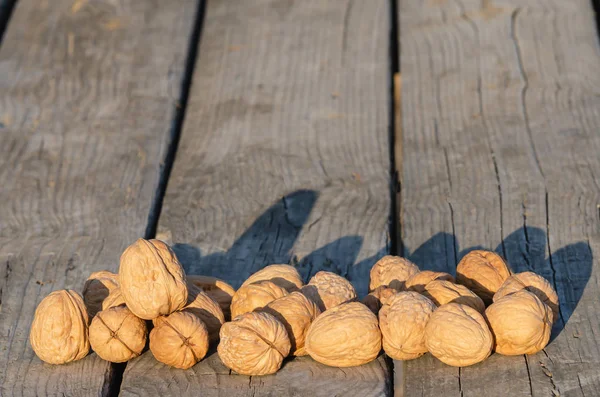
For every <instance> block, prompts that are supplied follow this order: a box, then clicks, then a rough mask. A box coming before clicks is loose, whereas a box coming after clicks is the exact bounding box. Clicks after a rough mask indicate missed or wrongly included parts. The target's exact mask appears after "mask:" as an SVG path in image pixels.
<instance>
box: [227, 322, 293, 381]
mask: <svg viewBox="0 0 600 397" xmlns="http://www.w3.org/2000/svg"><path fill="white" fill-rule="evenodd" d="M220 337H221V341H220V342H219V346H218V347H217V351H218V353H219V358H220V359H221V361H222V362H223V364H225V366H227V367H228V368H230V369H232V370H233V371H235V372H237V373H238V374H241V375H268V374H273V373H275V372H277V370H278V369H279V368H280V367H281V363H282V362H283V359H284V358H285V357H287V355H288V354H289V353H290V349H291V344H290V338H289V337H288V333H287V331H286V330H285V327H284V325H283V324H282V323H281V321H279V320H277V319H276V318H275V317H274V316H273V315H271V314H269V313H265V312H251V313H244V314H242V315H240V316H238V317H236V318H235V319H234V320H233V321H231V322H228V323H225V324H223V326H222V327H221V332H220Z"/></svg>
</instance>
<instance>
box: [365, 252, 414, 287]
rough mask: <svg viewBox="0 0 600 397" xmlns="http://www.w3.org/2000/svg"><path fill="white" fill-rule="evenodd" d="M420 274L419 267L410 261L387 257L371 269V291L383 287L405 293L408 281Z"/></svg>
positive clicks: (397, 257)
mask: <svg viewBox="0 0 600 397" xmlns="http://www.w3.org/2000/svg"><path fill="white" fill-rule="evenodd" d="M418 272H419V268H418V267H417V265H415V264H414V263H412V262H411V261H409V260H408V259H406V258H401V257H399V256H392V255H386V256H384V257H383V258H381V259H380V260H378V261H377V263H375V264H374V265H373V267H372V268H371V273H370V280H371V281H370V283H369V291H373V290H374V289H375V288H377V287H379V286H381V285H387V286H389V287H391V288H394V289H395V290H398V291H403V290H404V284H405V282H406V280H408V279H409V278H410V277H411V276H412V275H414V274H416V273H418Z"/></svg>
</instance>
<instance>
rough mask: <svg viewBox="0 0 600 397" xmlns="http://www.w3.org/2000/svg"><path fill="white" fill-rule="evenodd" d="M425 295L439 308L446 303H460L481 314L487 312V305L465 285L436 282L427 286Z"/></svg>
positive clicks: (444, 281) (442, 281) (443, 281)
mask: <svg viewBox="0 0 600 397" xmlns="http://www.w3.org/2000/svg"><path fill="white" fill-rule="evenodd" d="M423 295H425V296H426V297H428V298H429V299H431V300H432V301H433V303H435V304H436V305H438V306H441V305H445V304H446V303H460V304H463V305H467V306H470V307H472V308H473V309H475V310H477V311H478V312H479V313H483V312H484V311H485V304H484V303H483V300H481V298H480V297H478V296H477V295H475V294H474V293H473V292H472V291H471V290H469V289H468V288H467V287H465V286H464V285H460V284H454V283H451V282H450V281H446V280H435V281H432V282H430V283H428V284H427V285H426V286H425V291H423Z"/></svg>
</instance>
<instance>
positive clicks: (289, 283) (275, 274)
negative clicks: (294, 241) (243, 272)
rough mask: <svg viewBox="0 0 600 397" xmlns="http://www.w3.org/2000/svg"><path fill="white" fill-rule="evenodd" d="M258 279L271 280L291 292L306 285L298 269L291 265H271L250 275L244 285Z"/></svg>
mask: <svg viewBox="0 0 600 397" xmlns="http://www.w3.org/2000/svg"><path fill="white" fill-rule="evenodd" d="M258 281H271V282H273V283H275V284H277V285H279V286H280V287H282V288H285V289H286V290H288V291H289V292H292V291H297V290H298V289H300V288H302V286H303V285H304V283H303V282H302V277H300V273H298V270H296V268H295V267H293V266H290V265H269V266H267V267H265V268H263V269H261V270H259V271H257V272H256V273H254V274H253V275H251V276H250V277H248V279H247V280H246V281H244V283H243V284H242V287H244V286H246V285H250V284H253V283H256V282H258Z"/></svg>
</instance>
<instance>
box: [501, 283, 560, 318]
mask: <svg viewBox="0 0 600 397" xmlns="http://www.w3.org/2000/svg"><path fill="white" fill-rule="evenodd" d="M521 290H527V291H529V292H531V293H532V294H534V295H535V296H537V297H538V298H540V300H541V301H542V302H544V303H545V304H546V305H548V306H549V307H550V309H551V310H552V322H553V323H555V322H556V320H558V317H559V306H558V294H557V293H556V291H555V290H554V288H552V285H550V283H549V282H548V280H546V279H545V278H544V277H542V276H539V275H537V274H535V273H533V272H523V273H517V274H513V275H512V276H510V277H509V278H507V279H506V281H505V282H504V284H502V287H500V289H499V290H498V291H496V293H495V294H494V302H496V301H497V300H498V299H500V298H502V297H504V296H506V295H509V294H512V293H514V292H517V291H521Z"/></svg>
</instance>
